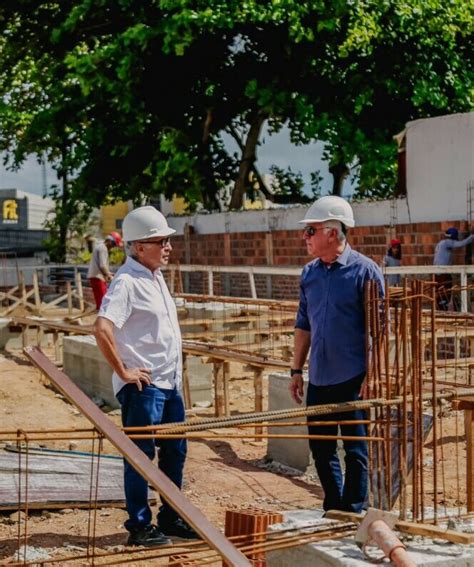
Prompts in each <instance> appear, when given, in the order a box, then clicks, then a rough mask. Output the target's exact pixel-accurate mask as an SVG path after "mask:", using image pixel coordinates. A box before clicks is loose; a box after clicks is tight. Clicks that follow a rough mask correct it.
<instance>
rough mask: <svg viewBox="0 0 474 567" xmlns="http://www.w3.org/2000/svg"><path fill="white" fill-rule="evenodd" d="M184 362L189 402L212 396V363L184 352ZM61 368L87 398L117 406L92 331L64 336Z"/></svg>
mask: <svg viewBox="0 0 474 567" xmlns="http://www.w3.org/2000/svg"><path fill="white" fill-rule="evenodd" d="M187 364H188V372H189V383H190V390H191V402H192V403H196V402H204V401H210V400H212V380H213V378H212V365H210V364H204V363H203V362H202V360H201V358H200V357H195V356H188V357H187ZM63 368H64V372H65V373H66V374H67V375H68V376H69V377H70V378H71V379H72V380H73V382H74V383H75V384H76V385H77V386H79V388H81V390H82V391H83V392H85V393H86V394H87V395H88V396H89V397H90V398H102V399H103V400H104V401H105V403H106V404H107V405H108V406H109V407H111V408H118V407H120V404H119V403H118V401H117V399H116V398H115V396H114V393H113V389H112V369H111V367H110V366H109V363H108V362H107V361H106V360H105V358H104V356H103V355H102V353H101V352H100V350H99V347H98V346H97V343H96V340H95V337H94V336H93V335H78V336H69V337H67V336H65V337H64V339H63Z"/></svg>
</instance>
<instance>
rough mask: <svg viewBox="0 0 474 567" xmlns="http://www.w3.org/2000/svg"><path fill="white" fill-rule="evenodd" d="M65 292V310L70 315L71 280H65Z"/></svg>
mask: <svg viewBox="0 0 474 567" xmlns="http://www.w3.org/2000/svg"><path fill="white" fill-rule="evenodd" d="M66 293H67V312H68V315H72V289H71V282H70V281H67V282H66Z"/></svg>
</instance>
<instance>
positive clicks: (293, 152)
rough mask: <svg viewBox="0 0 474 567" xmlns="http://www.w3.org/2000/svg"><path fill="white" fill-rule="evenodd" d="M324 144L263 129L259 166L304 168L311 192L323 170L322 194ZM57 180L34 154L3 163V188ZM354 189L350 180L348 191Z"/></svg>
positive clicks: (33, 187)
mask: <svg viewBox="0 0 474 567" xmlns="http://www.w3.org/2000/svg"><path fill="white" fill-rule="evenodd" d="M223 138H224V142H225V144H226V146H227V147H228V148H229V150H231V151H237V145H236V144H235V142H234V141H233V140H232V138H231V137H230V136H226V135H225V136H223ZM322 153H323V146H322V144H321V143H320V142H317V143H313V144H309V145H307V146H295V145H293V144H292V143H291V142H290V136H289V131H288V129H287V128H283V129H282V130H281V131H280V132H279V133H278V134H274V135H269V134H268V132H267V131H265V132H264V133H263V136H262V144H261V145H260V146H259V147H258V149H257V167H258V170H259V172H260V173H261V174H265V173H268V172H269V169H270V166H271V165H272V164H275V165H277V166H278V167H281V168H283V169H286V168H287V167H291V169H292V170H293V172H298V171H300V172H301V174H302V175H303V181H304V183H305V190H306V191H307V192H308V193H310V192H311V191H310V189H311V185H310V173H311V172H313V171H316V170H320V175H321V176H322V177H323V180H322V181H321V187H322V194H325V193H328V192H329V191H330V190H331V188H332V175H331V174H330V173H329V171H328V167H327V164H326V162H324V161H323V160H322ZM56 183H57V177H56V175H55V172H54V171H53V169H52V168H51V167H50V166H48V165H47V166H46V168H45V169H44V171H43V168H42V166H41V165H40V164H38V162H37V160H36V158H35V157H34V156H31V157H30V158H29V159H28V160H27V161H26V162H25V164H24V166H23V167H22V168H21V169H20V170H19V171H18V172H17V173H15V172H11V171H8V170H6V169H5V167H4V166H3V165H0V189H19V190H21V191H26V192H28V193H35V194H37V195H42V194H43V187H44V185H45V184H46V186H47V187H49V186H51V185H52V184H56ZM346 192H350V187H349V184H348V182H346V187H345V191H344V194H346Z"/></svg>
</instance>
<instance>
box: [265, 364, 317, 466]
mask: <svg viewBox="0 0 474 567" xmlns="http://www.w3.org/2000/svg"><path fill="white" fill-rule="evenodd" d="M289 380H290V379H289V376H288V374H286V373H285V374H283V373H273V374H270V375H269V377H268V409H269V411H272V410H282V409H288V408H296V407H301V406H298V404H296V403H295V402H294V401H293V400H292V399H291V397H290V393H289V392H288V384H289ZM304 380H305V382H304V396H305V399H306V390H307V386H308V376H305V377H304ZM269 433H281V427H269ZM285 433H288V434H294V435H306V434H307V433H308V431H307V429H306V427H285ZM267 451H268V452H267V456H268V457H269V458H270V459H273V460H274V461H278V462H279V463H282V464H284V465H287V466H289V467H293V468H295V469H298V470H300V471H306V469H307V468H308V466H309V464H310V452H309V446H308V440H307V439H291V440H290V439H271V438H270V439H268V449H267Z"/></svg>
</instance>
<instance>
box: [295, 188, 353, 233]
mask: <svg viewBox="0 0 474 567" xmlns="http://www.w3.org/2000/svg"><path fill="white" fill-rule="evenodd" d="M328 220H336V221H339V222H341V223H342V224H344V225H345V226H349V227H353V226H355V221H354V213H353V212H352V207H351V206H350V205H349V203H348V202H347V201H346V200H345V199H343V198H342V197H337V196H336V195H328V196H326V197H321V198H320V199H318V200H317V201H315V202H314V203H313V204H312V205H311V207H310V208H309V209H308V210H307V212H306V215H305V217H304V219H303V220H301V221H300V222H301V223H305V224H309V223H311V222H326V221H328Z"/></svg>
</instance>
